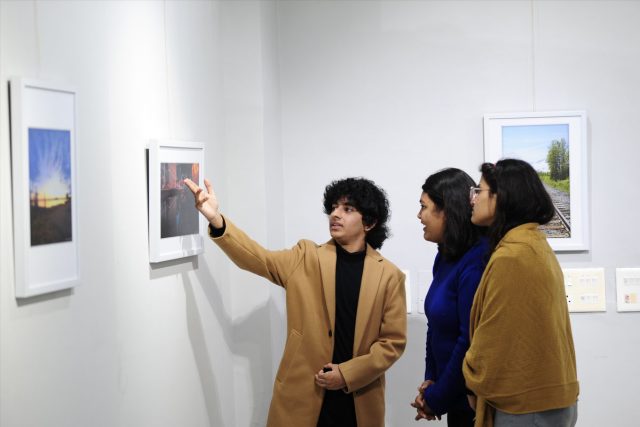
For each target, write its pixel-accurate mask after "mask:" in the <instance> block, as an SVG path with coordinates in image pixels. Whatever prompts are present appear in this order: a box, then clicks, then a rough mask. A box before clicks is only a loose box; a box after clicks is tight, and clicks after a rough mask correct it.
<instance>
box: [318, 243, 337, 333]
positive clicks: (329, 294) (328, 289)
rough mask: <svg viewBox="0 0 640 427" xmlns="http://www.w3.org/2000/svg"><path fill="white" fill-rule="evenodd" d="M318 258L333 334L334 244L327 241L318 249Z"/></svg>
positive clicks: (334, 291)
mask: <svg viewBox="0 0 640 427" xmlns="http://www.w3.org/2000/svg"><path fill="white" fill-rule="evenodd" d="M318 259H319V260H320V275H321V276H322V288H323V291H324V301H325V304H326V306H325V308H326V310H327V313H328V314H329V321H330V322H331V331H332V333H333V334H335V327H336V246H335V243H333V241H329V242H327V243H326V244H324V245H322V246H321V247H320V248H319V249H318Z"/></svg>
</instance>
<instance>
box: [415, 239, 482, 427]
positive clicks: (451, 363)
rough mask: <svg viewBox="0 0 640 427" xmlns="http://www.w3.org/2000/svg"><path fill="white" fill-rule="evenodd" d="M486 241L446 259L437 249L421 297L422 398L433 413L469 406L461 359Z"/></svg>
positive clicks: (438, 413)
mask: <svg viewBox="0 0 640 427" xmlns="http://www.w3.org/2000/svg"><path fill="white" fill-rule="evenodd" d="M487 250H488V242H487V239H486V238H482V239H480V241H479V242H478V243H476V244H475V245H474V246H473V247H471V248H470V249H469V250H468V251H467V252H466V253H465V254H464V255H463V256H462V257H461V258H460V259H458V260H456V261H453V262H449V261H446V260H445V259H444V258H443V257H442V254H440V253H438V255H436V259H435V261H434V263H433V282H432V283H431V287H430V288H429V292H427V297H426V298H425V301H424V312H425V314H426V316H427V323H428V329H427V356H426V359H425V363H426V369H425V374H424V379H425V380H432V381H434V382H435V384H432V385H431V386H429V387H427V389H426V390H425V392H424V398H425V401H426V403H427V405H429V407H430V408H431V410H433V411H434V412H435V413H436V414H437V415H442V414H445V413H447V412H449V411H450V410H462V409H465V408H469V405H468V403H467V397H466V388H465V383H464V377H463V376H462V360H463V359H464V355H465V353H466V352H467V349H468V348H469V313H470V311H471V305H472V304H473V297H474V296H475V293H476V289H477V288H478V283H479V282H480V278H481V277H482V273H483V271H484V267H485V262H486V253H487Z"/></svg>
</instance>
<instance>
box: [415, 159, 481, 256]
mask: <svg viewBox="0 0 640 427" xmlns="http://www.w3.org/2000/svg"><path fill="white" fill-rule="evenodd" d="M474 186H475V183H474V182H473V179H472V178H471V177H470V176H469V175H467V173H466V172H464V171H462V170H460V169H456V168H447V169H442V170H440V171H438V172H436V173H434V174H432V175H430V176H429V177H428V178H427V179H426V180H425V182H424V185H423V186H422V191H423V192H425V193H427V195H428V196H429V198H430V199H431V200H432V201H433V203H435V205H436V206H437V207H438V209H439V210H443V211H444V215H445V218H446V222H445V228H444V236H443V237H444V241H443V242H442V243H440V244H439V245H438V249H439V250H440V251H441V252H442V255H443V256H444V258H445V259H446V260H448V261H453V260H456V259H459V258H460V257H462V256H463V255H464V254H465V253H466V252H467V251H468V250H469V249H470V248H471V247H472V246H473V245H475V244H476V243H477V241H478V239H479V238H480V236H482V235H483V234H485V232H486V230H485V229H484V227H478V226H476V225H473V224H472V223H471V203H469V188H470V187H474Z"/></svg>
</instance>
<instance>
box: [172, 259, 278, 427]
mask: <svg viewBox="0 0 640 427" xmlns="http://www.w3.org/2000/svg"><path fill="white" fill-rule="evenodd" d="M196 276H197V277H198V279H199V281H200V283H202V284H203V287H202V289H203V291H204V294H205V295H206V297H207V301H208V303H209V305H210V306H211V309H212V311H213V313H214V314H215V316H216V318H217V319H218V322H219V324H220V325H221V327H222V331H223V335H224V339H225V342H226V343H227V345H228V346H229V348H231V349H232V353H233V357H234V361H235V360H236V359H237V358H242V359H244V360H246V361H247V365H248V367H249V373H248V375H249V377H250V378H249V380H248V381H249V382H250V384H251V398H250V399H247V400H248V401H241V402H236V404H240V405H242V406H243V407H244V408H246V407H247V406H248V405H246V403H248V404H251V403H253V405H252V409H253V412H252V414H251V417H250V424H249V425H251V426H258V425H264V424H265V423H266V418H267V411H268V407H269V403H270V400H271V399H270V396H271V392H272V382H273V376H272V372H271V371H272V368H271V360H270V356H271V338H270V334H269V333H265V331H264V325H270V314H269V313H270V305H271V304H272V302H271V300H269V302H268V303H267V304H265V305H264V306H261V307H259V308H257V309H255V310H253V311H252V312H251V313H250V314H249V315H248V316H245V317H243V318H240V319H236V320H235V321H234V320H232V317H231V315H230V314H229V312H228V309H227V308H226V307H225V306H224V304H223V303H222V295H221V294H220V291H219V284H218V283H217V282H216V281H215V280H214V278H213V275H212V274H211V271H210V269H209V266H208V265H207V264H206V263H201V264H200V268H198V269H197V270H196ZM182 278H183V283H184V289H185V303H186V309H187V310H186V312H187V327H188V333H189V339H190V341H191V346H192V348H193V353H194V357H195V360H196V365H197V368H198V373H199V376H200V383H201V385H202V391H203V395H204V398H205V404H206V407H207V413H208V415H209V422H210V425H211V426H212V427H214V426H215V427H220V426H224V420H223V419H222V418H221V413H222V408H221V400H220V393H219V391H218V390H217V387H216V381H215V377H216V372H220V370H229V369H231V370H232V371H234V367H233V366H232V367H228V366H224V364H223V363H216V360H215V359H216V357H215V354H214V355H213V357H212V355H211V354H210V352H209V349H208V348H207V340H206V337H205V333H204V330H203V328H202V319H201V316H200V312H199V310H198V304H197V303H196V298H195V295H194V291H193V284H192V283H191V281H190V280H189V277H188V274H187V273H186V272H185V273H182ZM234 364H235V363H234ZM234 373H235V372H232V376H233V378H234V382H236V381H235V380H236V377H235V376H234ZM230 390H233V385H230V387H229V389H227V390H223V393H228V392H229V391H230ZM227 410H228V409H227ZM238 422H239V420H236V424H238Z"/></svg>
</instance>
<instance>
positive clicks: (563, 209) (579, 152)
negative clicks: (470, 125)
mask: <svg viewBox="0 0 640 427" xmlns="http://www.w3.org/2000/svg"><path fill="white" fill-rule="evenodd" d="M503 158H517V159H521V160H525V161H526V162H528V163H530V164H531V165H532V166H533V167H534V169H535V170H536V171H537V172H538V175H539V176H540V178H541V179H542V181H543V183H544V184H545V187H546V189H547V191H548V192H549V195H550V196H551V199H552V201H553V204H554V207H555V210H556V214H555V215H554V217H553V219H552V220H551V221H550V222H549V223H548V224H545V225H543V226H541V227H540V229H541V230H542V231H543V232H544V233H545V234H546V235H547V240H548V241H549V244H550V245H551V247H552V248H553V250H554V251H556V252H558V251H587V250H589V193H588V175H587V167H588V163H587V114H586V112H584V111H554V112H540V113H538V112H535V113H502V114H487V115H485V116H484V159H485V161H486V162H491V163H495V162H497V161H498V160H500V159H503Z"/></svg>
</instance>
